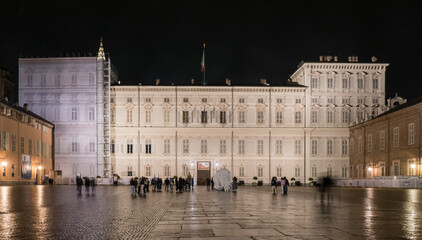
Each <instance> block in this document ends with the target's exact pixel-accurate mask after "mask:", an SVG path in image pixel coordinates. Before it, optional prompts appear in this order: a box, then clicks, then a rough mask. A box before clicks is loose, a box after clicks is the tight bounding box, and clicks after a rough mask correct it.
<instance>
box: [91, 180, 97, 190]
mask: <svg viewBox="0 0 422 240" xmlns="http://www.w3.org/2000/svg"><path fill="white" fill-rule="evenodd" d="M90 184H91V188H92V193H95V185H97V183H96V182H95V178H93V177H92V178H91V183H90Z"/></svg>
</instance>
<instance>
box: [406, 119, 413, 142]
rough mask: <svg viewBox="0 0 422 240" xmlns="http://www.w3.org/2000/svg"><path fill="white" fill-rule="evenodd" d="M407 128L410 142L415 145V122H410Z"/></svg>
mask: <svg viewBox="0 0 422 240" xmlns="http://www.w3.org/2000/svg"><path fill="white" fill-rule="evenodd" d="M407 129H408V134H407V135H408V136H407V139H408V140H407V141H408V144H409V145H413V144H415V124H414V123H409V124H408V125H407Z"/></svg>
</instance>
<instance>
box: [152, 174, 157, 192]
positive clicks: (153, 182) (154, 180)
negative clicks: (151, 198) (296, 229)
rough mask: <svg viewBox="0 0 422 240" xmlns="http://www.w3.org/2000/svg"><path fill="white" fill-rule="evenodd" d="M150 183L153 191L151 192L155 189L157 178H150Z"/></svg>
mask: <svg viewBox="0 0 422 240" xmlns="http://www.w3.org/2000/svg"><path fill="white" fill-rule="evenodd" d="M151 185H152V186H153V187H152V191H153V192H155V191H157V178H156V177H154V178H153V179H152V180H151Z"/></svg>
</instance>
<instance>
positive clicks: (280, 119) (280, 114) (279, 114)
mask: <svg viewBox="0 0 422 240" xmlns="http://www.w3.org/2000/svg"><path fill="white" fill-rule="evenodd" d="M275 122H276V123H278V124H282V123H283V112H281V111H277V112H276V119H275Z"/></svg>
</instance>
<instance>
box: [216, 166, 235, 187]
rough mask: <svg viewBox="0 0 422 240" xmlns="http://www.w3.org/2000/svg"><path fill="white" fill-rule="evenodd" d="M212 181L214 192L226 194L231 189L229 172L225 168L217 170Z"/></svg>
mask: <svg viewBox="0 0 422 240" xmlns="http://www.w3.org/2000/svg"><path fill="white" fill-rule="evenodd" d="M213 180H214V189H216V190H220V191H222V190H224V191H226V192H228V191H230V189H231V188H232V185H231V175H230V171H229V170H227V169H225V168H222V169H220V170H218V171H217V172H216V173H215V175H214V178H213Z"/></svg>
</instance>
